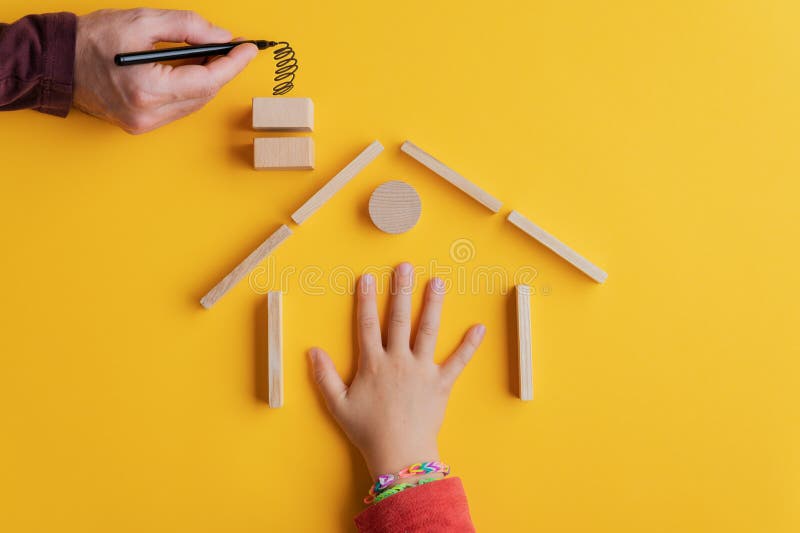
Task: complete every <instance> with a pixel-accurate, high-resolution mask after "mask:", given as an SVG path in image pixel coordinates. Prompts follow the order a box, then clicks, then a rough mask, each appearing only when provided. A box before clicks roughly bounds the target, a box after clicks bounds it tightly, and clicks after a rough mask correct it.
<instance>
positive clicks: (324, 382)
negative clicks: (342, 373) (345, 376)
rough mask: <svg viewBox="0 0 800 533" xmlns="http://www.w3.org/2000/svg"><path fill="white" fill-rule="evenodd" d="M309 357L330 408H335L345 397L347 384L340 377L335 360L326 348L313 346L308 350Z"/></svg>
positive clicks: (320, 388) (315, 377) (315, 376)
mask: <svg viewBox="0 0 800 533" xmlns="http://www.w3.org/2000/svg"><path fill="white" fill-rule="evenodd" d="M308 357H309V358H310V359H311V368H312V369H313V370H314V381H316V382H317V386H318V387H319V390H320V391H321V392H322V396H323V397H324V398H325V403H327V404H328V409H331V410H333V409H334V407H335V406H336V405H337V404H338V403H339V402H340V401H341V400H342V399H344V395H345V394H346V393H347V386H346V385H345V384H344V382H343V381H342V378H340V377H339V373H338V372H336V367H335V366H333V361H331V358H330V357H329V356H328V354H327V353H325V351H324V350H322V349H320V348H311V350H309V351H308Z"/></svg>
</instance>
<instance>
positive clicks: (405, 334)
mask: <svg viewBox="0 0 800 533" xmlns="http://www.w3.org/2000/svg"><path fill="white" fill-rule="evenodd" d="M413 272H414V267H412V266H411V264H410V263H400V264H399V265H397V268H395V270H394V275H393V276H392V303H391V305H390V308H389V328H388V330H389V332H388V335H389V338H388V340H387V343H386V346H387V347H388V348H389V350H390V351H391V350H393V349H394V350H398V349H403V348H405V349H408V348H409V347H410V345H411V288H412V286H413V281H414V275H413Z"/></svg>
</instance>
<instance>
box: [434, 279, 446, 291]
mask: <svg viewBox="0 0 800 533" xmlns="http://www.w3.org/2000/svg"><path fill="white" fill-rule="evenodd" d="M431 288H432V289H433V290H434V291H436V292H439V293H441V292H444V281H442V278H433V279H432V280H431Z"/></svg>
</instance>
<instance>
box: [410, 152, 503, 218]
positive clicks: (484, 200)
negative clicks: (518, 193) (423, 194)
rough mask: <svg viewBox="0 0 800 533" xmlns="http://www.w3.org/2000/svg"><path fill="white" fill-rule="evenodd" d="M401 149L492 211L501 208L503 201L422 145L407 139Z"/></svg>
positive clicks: (495, 211)
mask: <svg viewBox="0 0 800 533" xmlns="http://www.w3.org/2000/svg"><path fill="white" fill-rule="evenodd" d="M400 150H402V151H403V152H405V153H407V154H408V155H410V156H411V157H413V158H414V159H416V160H417V161H419V162H420V163H422V164H423V165H425V166H426V167H428V168H429V169H431V170H432V171H434V172H435V173H437V174H439V175H440V176H441V177H443V178H444V179H445V180H447V181H449V182H450V183H451V184H452V185H455V186H456V187H458V188H459V189H461V190H462V191H463V192H464V193H466V194H468V195H469V196H471V197H472V199H473V200H475V201H477V202H479V203H481V204H483V205H484V206H485V207H486V208H487V209H489V210H490V211H492V212H494V213H497V212H498V211H499V210H500V207H501V206H502V205H503V203H502V202H501V201H500V200H498V199H497V198H495V197H494V196H492V195H491V194H489V193H488V192H486V191H484V190H483V189H481V188H480V187H478V186H477V185H475V184H474V183H472V182H471V181H469V180H468V179H467V178H465V177H464V176H462V175H461V174H459V173H458V172H456V171H455V170H453V169H452V168H450V167H448V166H447V165H445V164H444V163H442V162H441V161H439V160H438V159H436V158H435V157H433V156H432V155H430V154H429V153H427V152H425V151H424V150H422V149H421V148H420V147H418V146H417V145H415V144H414V143H412V142H411V141H406V142H404V143H403V145H402V146H401V147H400Z"/></svg>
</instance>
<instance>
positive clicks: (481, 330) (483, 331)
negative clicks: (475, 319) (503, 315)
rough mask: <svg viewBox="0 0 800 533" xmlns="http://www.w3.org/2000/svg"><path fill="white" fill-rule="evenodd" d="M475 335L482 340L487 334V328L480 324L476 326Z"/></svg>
mask: <svg viewBox="0 0 800 533" xmlns="http://www.w3.org/2000/svg"><path fill="white" fill-rule="evenodd" d="M475 334H476V335H478V338H480V339H482V338H483V336H484V335H485V334H486V326H484V325H483V324H478V325H477V326H475Z"/></svg>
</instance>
